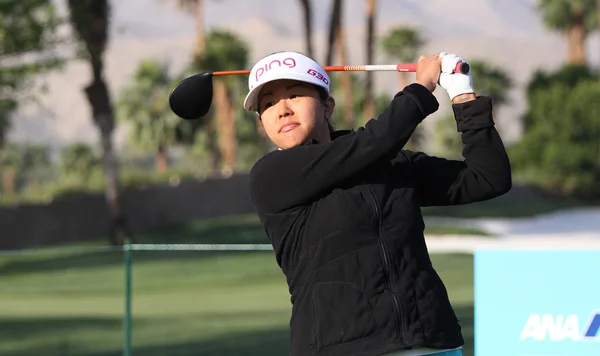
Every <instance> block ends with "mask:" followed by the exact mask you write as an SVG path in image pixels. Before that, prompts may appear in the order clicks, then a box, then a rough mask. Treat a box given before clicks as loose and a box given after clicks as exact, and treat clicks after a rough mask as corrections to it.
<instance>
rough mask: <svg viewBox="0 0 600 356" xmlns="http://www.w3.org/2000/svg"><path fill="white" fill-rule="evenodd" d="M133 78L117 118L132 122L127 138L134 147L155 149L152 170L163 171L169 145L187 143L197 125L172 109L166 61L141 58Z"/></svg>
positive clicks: (120, 99) (123, 93)
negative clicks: (164, 62) (177, 114)
mask: <svg viewBox="0 0 600 356" xmlns="http://www.w3.org/2000/svg"><path fill="white" fill-rule="evenodd" d="M132 79H133V80H132V82H131V84H130V85H129V86H127V87H125V88H124V89H123V91H122V92H121V95H120V98H119V101H118V104H117V107H118V117H119V120H122V121H124V122H128V123H130V124H131V131H130V140H131V142H132V143H133V144H134V145H135V146H137V147H139V148H142V149H152V150H154V152H155V153H156V161H155V169H156V171H157V172H159V173H164V172H166V170H167V168H168V160H167V150H168V148H169V147H170V146H173V145H176V144H181V143H190V142H191V141H192V139H193V135H194V130H195V126H196V125H194V122H193V121H188V120H181V119H180V118H179V117H177V116H176V115H175V114H174V113H173V112H172V111H171V108H170V106H169V92H170V89H171V88H172V87H173V86H174V85H175V83H176V82H175V79H174V78H172V77H171V76H170V75H169V73H168V68H167V65H166V64H163V63H160V62H158V61H155V60H143V61H142V62H141V63H140V64H139V66H138V69H137V71H136V72H135V74H134V75H133V78H132Z"/></svg>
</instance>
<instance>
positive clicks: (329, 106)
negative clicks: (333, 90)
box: [324, 96, 335, 121]
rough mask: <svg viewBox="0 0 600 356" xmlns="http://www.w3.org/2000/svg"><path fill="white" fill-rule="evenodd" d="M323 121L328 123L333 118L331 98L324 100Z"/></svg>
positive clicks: (332, 99)
mask: <svg viewBox="0 0 600 356" xmlns="http://www.w3.org/2000/svg"><path fill="white" fill-rule="evenodd" d="M324 104H325V119H327V120H328V121H329V119H331V116H333V109H335V99H334V98H333V97H331V96H329V97H327V99H325V103H324Z"/></svg>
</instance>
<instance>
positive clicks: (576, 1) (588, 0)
mask: <svg viewBox="0 0 600 356" xmlns="http://www.w3.org/2000/svg"><path fill="white" fill-rule="evenodd" d="M597 6H598V5H597V4H596V0H538V4H537V8H538V11H539V12H540V13H541V15H542V18H543V21H544V23H545V25H546V27H548V28H549V29H552V30H555V31H559V32H562V33H563V34H564V35H565V36H566V37H567V43H568V52H567V54H568V62H569V64H573V65H584V64H585V63H586V53H585V41H586V39H587V37H588V35H589V33H590V32H592V31H594V29H595V28H596V26H597V25H598V16H600V15H598V11H597Z"/></svg>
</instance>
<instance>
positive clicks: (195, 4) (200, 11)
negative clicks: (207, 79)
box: [177, 0, 227, 172]
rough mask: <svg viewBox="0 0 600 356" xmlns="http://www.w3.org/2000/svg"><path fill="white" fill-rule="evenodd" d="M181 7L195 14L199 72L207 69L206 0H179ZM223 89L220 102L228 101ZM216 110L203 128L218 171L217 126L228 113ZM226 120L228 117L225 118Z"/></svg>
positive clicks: (196, 69)
mask: <svg viewBox="0 0 600 356" xmlns="http://www.w3.org/2000/svg"><path fill="white" fill-rule="evenodd" d="M177 3H178V5H179V8H180V9H181V10H183V11H185V12H193V14H194V27H195V29H196V37H195V42H196V44H195V46H194V54H193V56H192V67H191V68H190V70H191V71H194V72H199V71H203V70H206V69H205V67H204V64H203V61H204V52H205V50H206V43H207V40H206V34H205V31H204V0H177ZM222 95H223V94H222V91H221V90H217V91H216V92H215V93H214V99H215V101H218V102H223V101H226V100H227V99H226V98H223V97H222ZM214 114H215V111H214V110H211V112H210V113H209V114H208V115H207V116H206V118H205V120H204V125H203V130H204V131H205V132H206V135H205V137H206V145H207V146H208V150H209V154H210V157H211V159H210V170H211V171H212V172H217V171H218V170H219V166H220V161H221V155H222V153H220V152H219V144H218V142H217V126H218V124H219V123H218V122H217V120H219V118H222V117H225V116H226V114H223V113H221V112H220V110H219V109H216V115H214ZM225 120H226V119H225Z"/></svg>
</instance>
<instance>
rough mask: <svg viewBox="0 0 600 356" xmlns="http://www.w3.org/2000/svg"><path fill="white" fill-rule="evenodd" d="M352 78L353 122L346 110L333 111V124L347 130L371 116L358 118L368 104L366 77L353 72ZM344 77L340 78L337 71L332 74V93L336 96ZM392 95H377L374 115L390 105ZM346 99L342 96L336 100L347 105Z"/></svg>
mask: <svg viewBox="0 0 600 356" xmlns="http://www.w3.org/2000/svg"><path fill="white" fill-rule="evenodd" d="M350 78H351V82H352V90H351V92H352V97H351V98H350V103H351V106H352V111H353V113H354V114H353V115H352V117H353V118H354V121H353V122H349V121H348V120H347V116H346V113H345V110H343V111H340V110H339V109H337V110H335V111H334V112H333V116H332V118H331V121H332V124H333V126H334V127H336V128H338V129H345V130H349V129H352V128H355V127H357V126H360V125H363V124H364V123H365V122H366V121H368V120H369V119H371V118H372V117H371V118H366V117H364V118H362V119H358V118H360V117H361V115H364V110H365V106H366V105H367V95H366V92H365V91H364V90H363V89H364V86H365V85H364V81H365V80H364V79H362V78H361V77H360V76H359V75H357V74H354V73H351V75H350ZM341 79H342V78H340V77H339V76H338V75H337V73H334V74H333V75H332V76H331V92H332V95H334V96H335V93H336V92H337V91H338V90H340V88H341V86H342V81H341ZM391 99H392V98H391V97H390V96H389V95H386V94H381V93H380V94H379V95H377V96H376V97H375V103H374V106H375V109H374V110H375V114H374V115H373V116H375V115H376V114H377V113H381V112H382V111H383V110H385V108H386V107H387V106H389V104H390V102H391ZM345 100H347V99H346V98H345V97H343V98H342V100H336V102H337V103H338V104H341V105H342V106H344V107H345V106H346V103H345Z"/></svg>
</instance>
